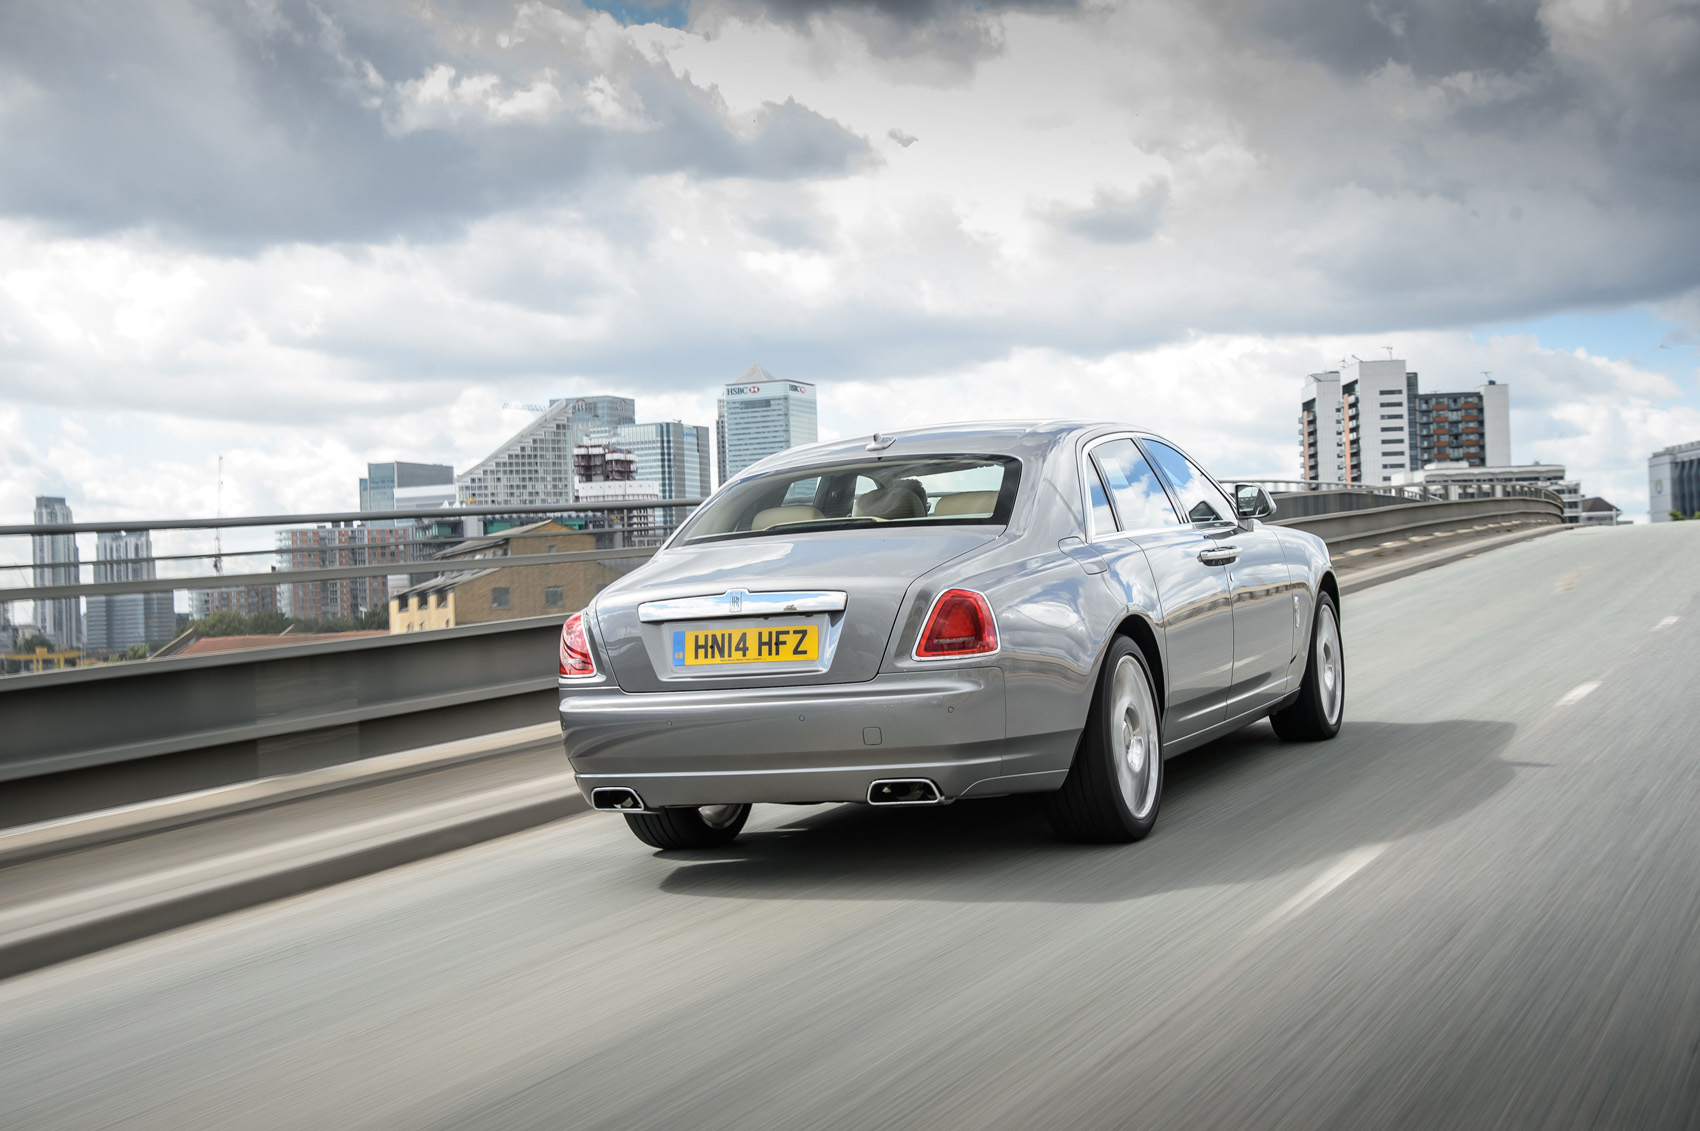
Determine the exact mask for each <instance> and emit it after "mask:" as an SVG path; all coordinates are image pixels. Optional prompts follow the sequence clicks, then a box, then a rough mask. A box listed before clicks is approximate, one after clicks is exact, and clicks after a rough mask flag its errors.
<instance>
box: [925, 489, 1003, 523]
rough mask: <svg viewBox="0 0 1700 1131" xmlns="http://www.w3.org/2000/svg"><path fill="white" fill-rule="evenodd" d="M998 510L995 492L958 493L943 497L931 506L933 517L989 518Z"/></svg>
mask: <svg viewBox="0 0 1700 1131" xmlns="http://www.w3.org/2000/svg"><path fill="white" fill-rule="evenodd" d="M997 509H998V493H997V492H996V491H958V492H957V493H956V494H954V495H944V496H942V497H941V498H940V499H939V501H938V502H936V503H934V504H933V517H934V518H937V517H939V516H941V515H985V516H986V517H987V518H990V517H991V515H992V512H993V511H995V510H997Z"/></svg>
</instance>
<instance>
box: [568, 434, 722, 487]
mask: <svg viewBox="0 0 1700 1131" xmlns="http://www.w3.org/2000/svg"><path fill="white" fill-rule="evenodd" d="M590 439H591V441H592V442H595V443H608V444H614V445H616V446H617V447H621V448H625V449H626V450H627V451H629V452H631V453H632V455H634V456H636V457H637V474H636V475H635V476H634V478H637V479H641V480H645V481H646V482H651V483H654V484H655V485H656V487H657V489H658V490H659V491H660V493H661V498H663V499H700V498H702V497H703V496H704V495H707V494H708V492H709V491H710V490H711V484H710V480H709V453H708V425H706V424H682V423H680V422H679V421H677V420H666V421H657V422H655V423H650V424H622V425H620V426H619V427H618V428H608V429H602V430H599V431H597V432H594V433H592V434H591V436H590Z"/></svg>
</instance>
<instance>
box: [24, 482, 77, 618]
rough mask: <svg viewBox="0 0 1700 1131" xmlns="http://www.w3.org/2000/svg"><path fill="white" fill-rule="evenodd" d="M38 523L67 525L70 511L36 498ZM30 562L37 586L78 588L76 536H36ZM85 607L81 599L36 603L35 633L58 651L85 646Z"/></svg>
mask: <svg viewBox="0 0 1700 1131" xmlns="http://www.w3.org/2000/svg"><path fill="white" fill-rule="evenodd" d="M35 521H36V524H37V525H40V526H49V525H52V526H59V525H68V524H70V523H71V522H72V521H74V520H73V519H72V518H71V508H70V507H69V506H67V505H66V504H65V500H64V499H56V498H49V497H47V496H45V495H40V496H37V497H36V500H35ZM30 559H31V561H32V563H33V564H34V565H35V571H34V573H35V583H36V585H37V586H44V585H75V584H77V582H78V571H77V536H76V535H75V534H36V535H33V536H31V538H30ZM82 610H83V603H82V600H81V598H78V597H54V598H52V599H50V600H46V601H37V602H36V603H35V626H36V629H37V630H38V631H39V632H40V633H41V634H42V635H43V636H45V637H47V639H49V640H51V641H52V642H53V646H54V647H55V648H63V649H71V648H81V647H82V646H83V611H82Z"/></svg>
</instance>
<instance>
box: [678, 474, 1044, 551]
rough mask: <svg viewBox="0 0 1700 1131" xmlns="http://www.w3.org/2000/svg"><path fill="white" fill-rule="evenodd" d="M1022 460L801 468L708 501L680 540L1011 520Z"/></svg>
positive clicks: (737, 486) (753, 480)
mask: <svg viewBox="0 0 1700 1131" xmlns="http://www.w3.org/2000/svg"><path fill="white" fill-rule="evenodd" d="M1020 480H1021V462H1020V461H1019V460H1016V459H1013V458H1011V457H1009V456H923V457H918V458H917V457H909V458H902V459H885V460H876V459H868V460H859V461H856V462H854V463H839V464H831V465H828V466H817V467H804V468H793V469H791V470H789V471H777V472H774V473H773V474H771V475H758V476H755V477H753V478H751V479H748V480H745V481H744V482H742V483H735V484H733V485H732V486H731V487H730V488H728V489H727V490H726V491H724V492H722V493H721V494H719V495H717V496H715V497H714V498H712V499H710V500H709V501H708V502H706V503H704V504H703V505H702V507H701V508H700V509H699V510H698V511H697V512H696V514H695V515H693V516H692V517H691V520H690V521H689V522H688V523H686V524H685V527H684V529H683V530H681V531H680V532H679V540H678V541H677V542H675V543H674V545H690V544H692V543H694V542H714V541H721V540H723V539H728V538H754V537H759V536H761V535H763V534H796V533H801V532H804V531H809V530H880V529H890V528H891V527H892V526H894V525H895V526H982V525H985V524H987V523H996V524H998V525H1000V526H1001V525H1004V524H1006V523H1008V522H1009V512H1010V511H1011V509H1013V508H1014V506H1015V489H1016V486H1017V484H1018V483H1019V482H1020Z"/></svg>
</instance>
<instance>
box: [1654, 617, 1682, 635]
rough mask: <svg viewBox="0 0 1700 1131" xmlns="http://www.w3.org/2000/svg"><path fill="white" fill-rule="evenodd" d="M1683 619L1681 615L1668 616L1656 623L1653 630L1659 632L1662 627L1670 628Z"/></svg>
mask: <svg viewBox="0 0 1700 1131" xmlns="http://www.w3.org/2000/svg"><path fill="white" fill-rule="evenodd" d="M1681 619H1682V618H1681V617H1666V618H1665V619H1664V620H1662V621H1660V622H1659V623H1658V624H1655V625H1654V626H1653V631H1654V632H1657V631H1659V629H1661V628H1669V627H1670V626H1671V625H1673V624H1675V623H1676V622H1677V621H1679V620H1681Z"/></svg>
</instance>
